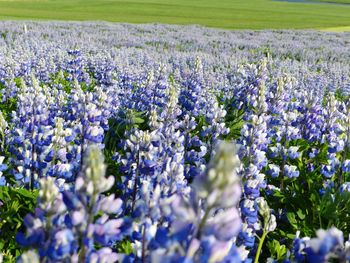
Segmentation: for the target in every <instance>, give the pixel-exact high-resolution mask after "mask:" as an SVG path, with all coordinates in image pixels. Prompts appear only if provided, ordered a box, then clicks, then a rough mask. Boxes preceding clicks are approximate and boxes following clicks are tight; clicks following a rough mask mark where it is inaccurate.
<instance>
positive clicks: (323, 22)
mask: <svg viewBox="0 0 350 263" xmlns="http://www.w3.org/2000/svg"><path fill="white" fill-rule="evenodd" d="M321 1H323V0H321ZM324 1H326V0H324ZM330 1H350V0H330ZM0 19H24V20H36V19H39V20H42V19H43V20H69V21H70V20H79V21H80V20H88V21H92V20H103V21H111V22H128V23H169V24H200V25H204V26H209V27H219V28H228V29H324V28H340V27H341V28H347V27H348V26H350V5H349V6H348V5H338V4H324V3H292V2H279V1H272V0H176V1H174V0H0Z"/></svg>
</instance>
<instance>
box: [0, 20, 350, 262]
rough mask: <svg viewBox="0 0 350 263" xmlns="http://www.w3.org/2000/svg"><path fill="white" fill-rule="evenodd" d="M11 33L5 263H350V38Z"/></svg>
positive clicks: (170, 29) (1, 178) (3, 85)
mask: <svg viewBox="0 0 350 263" xmlns="http://www.w3.org/2000/svg"><path fill="white" fill-rule="evenodd" d="M0 28H1V29H0V35H1V37H0V92H1V98H0V99H1V104H0V110H1V112H0V251H2V256H1V258H2V260H3V261H4V262H12V261H15V260H16V259H17V260H18V261H19V262H117V261H118V262H242V261H243V262H253V261H254V262H266V261H269V262H329V261H332V260H334V261H335V262H347V261H350V241H347V237H348V236H349V234H350V216H349V215H350V137H349V133H350V96H349V93H348V91H349V88H350V62H349V61H350V45H349V43H350V34H345V33H343V34H340V33H339V34H329V33H320V32H311V31H310V32H305V31H285V32H283V31H281V32H277V31H276V32H228V31H217V30H211V29H204V28H198V27H177V26H165V25H140V26H132V25H108V24H93V23H90V24H87V23H86V24H78V23H75V24H73V23H71V24H68V23H27V24H20V23H15V22H3V23H1V27H0Z"/></svg>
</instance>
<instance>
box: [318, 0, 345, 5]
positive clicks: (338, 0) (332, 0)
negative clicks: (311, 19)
mask: <svg viewBox="0 0 350 263" xmlns="http://www.w3.org/2000/svg"><path fill="white" fill-rule="evenodd" d="M313 1H315V2H323V3H334V4H349V5H350V0H313Z"/></svg>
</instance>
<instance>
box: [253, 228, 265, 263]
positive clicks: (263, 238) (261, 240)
mask: <svg viewBox="0 0 350 263" xmlns="http://www.w3.org/2000/svg"><path fill="white" fill-rule="evenodd" d="M267 233H268V232H267V231H265V230H264V232H263V234H262V236H261V238H260V241H259V246H258V250H257V251H256V255H255V260H254V263H258V262H259V257H260V252H261V249H262V246H263V244H264V241H265V238H266V236H267Z"/></svg>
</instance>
